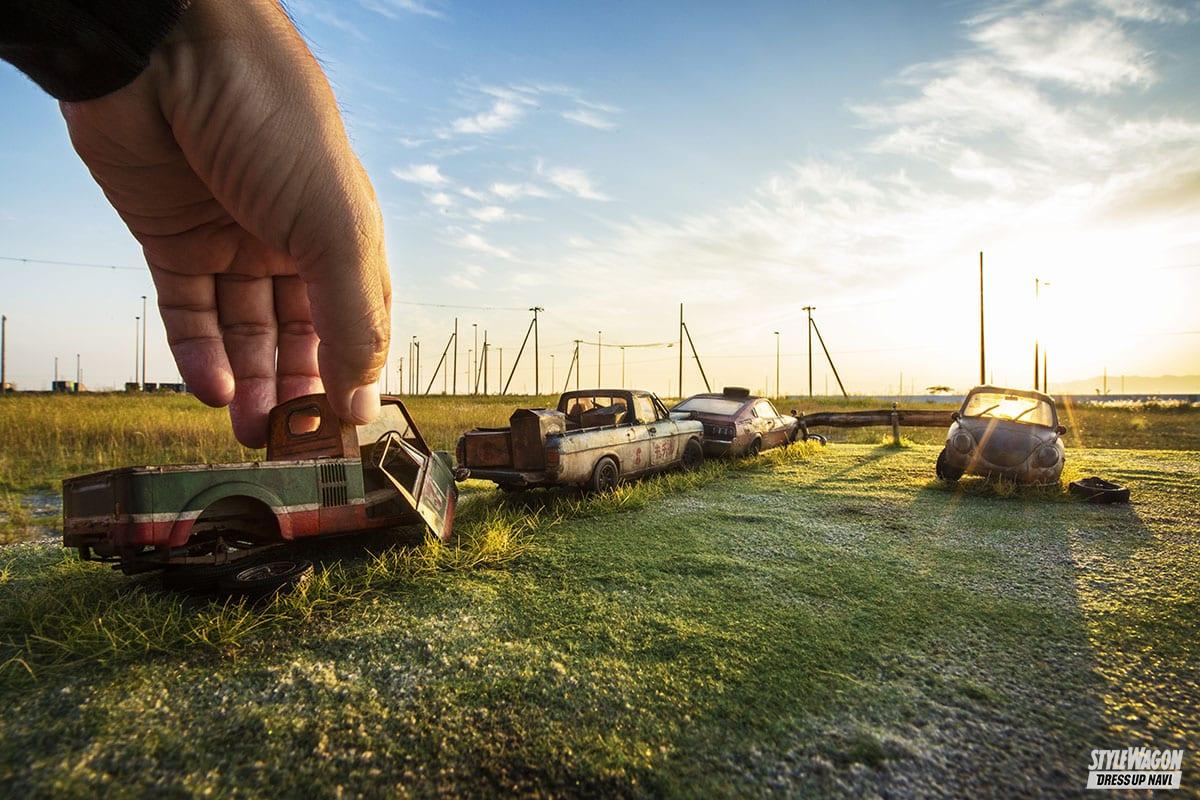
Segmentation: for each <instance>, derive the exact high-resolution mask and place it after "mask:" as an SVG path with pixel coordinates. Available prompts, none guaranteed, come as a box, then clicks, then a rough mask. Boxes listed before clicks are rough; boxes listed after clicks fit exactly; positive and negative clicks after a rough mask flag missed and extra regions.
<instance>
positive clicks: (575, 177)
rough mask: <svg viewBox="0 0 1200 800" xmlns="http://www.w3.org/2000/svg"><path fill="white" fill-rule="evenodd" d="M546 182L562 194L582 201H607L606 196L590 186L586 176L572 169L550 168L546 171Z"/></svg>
mask: <svg viewBox="0 0 1200 800" xmlns="http://www.w3.org/2000/svg"><path fill="white" fill-rule="evenodd" d="M546 180H548V181H549V182H550V183H551V184H553V185H554V186H556V187H558V188H559V189H561V190H562V191H564V192H567V193H569V194H573V195H575V196H576V197H581V198H583V199H584V200H608V199H610V198H609V197H608V195H606V194H604V193H603V192H601V191H599V190H597V189H596V188H595V187H594V186H592V180H591V178H589V177H588V174H587V173H586V172H584V171H583V170H581V169H577V168H574V167H552V168H551V169H549V170H547V171H546Z"/></svg>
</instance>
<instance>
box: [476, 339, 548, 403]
mask: <svg viewBox="0 0 1200 800" xmlns="http://www.w3.org/2000/svg"><path fill="white" fill-rule="evenodd" d="M534 338H535V339H536V338H537V332H536V331H535V332H534ZM483 393H484V394H485V395H486V394H487V393H488V338H487V330H486V329H485V330H484V332H483Z"/></svg>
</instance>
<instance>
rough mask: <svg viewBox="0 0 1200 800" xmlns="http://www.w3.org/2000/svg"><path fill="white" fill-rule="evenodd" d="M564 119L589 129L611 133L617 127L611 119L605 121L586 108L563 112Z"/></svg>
mask: <svg viewBox="0 0 1200 800" xmlns="http://www.w3.org/2000/svg"><path fill="white" fill-rule="evenodd" d="M562 116H563V119H565V120H567V121H569V122H574V123H575V124H577V125H583V126H584V127H587V128H595V129H596V130H598V131H611V130H613V129H614V128H616V127H617V123H615V122H613V121H612V120H610V119H605V118H604V117H602V116H600V115H599V114H597V113H596V112H594V111H589V110H587V109H586V108H575V109H571V110H570V111H564V112H563V115H562Z"/></svg>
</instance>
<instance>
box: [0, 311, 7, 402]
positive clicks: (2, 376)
mask: <svg viewBox="0 0 1200 800" xmlns="http://www.w3.org/2000/svg"><path fill="white" fill-rule="evenodd" d="M7 390H8V317H6V316H4V315H3V314H0V394H4V392H6V391H7Z"/></svg>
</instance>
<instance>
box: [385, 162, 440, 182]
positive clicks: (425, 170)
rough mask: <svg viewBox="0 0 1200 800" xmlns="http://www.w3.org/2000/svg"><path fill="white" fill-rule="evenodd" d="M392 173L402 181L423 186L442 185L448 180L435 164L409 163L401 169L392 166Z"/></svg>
mask: <svg viewBox="0 0 1200 800" xmlns="http://www.w3.org/2000/svg"><path fill="white" fill-rule="evenodd" d="M392 175H393V176H395V177H397V178H399V179H400V180H402V181H406V182H408V183H419V184H422V185H423V186H442V185H444V184H446V183H448V182H449V181H448V179H447V178H446V176H445V175H443V174H442V171H441V169H440V168H439V167H438V165H437V164H409V165H408V166H407V167H405V168H403V169H401V168H400V167H393V168H392Z"/></svg>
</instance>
